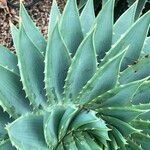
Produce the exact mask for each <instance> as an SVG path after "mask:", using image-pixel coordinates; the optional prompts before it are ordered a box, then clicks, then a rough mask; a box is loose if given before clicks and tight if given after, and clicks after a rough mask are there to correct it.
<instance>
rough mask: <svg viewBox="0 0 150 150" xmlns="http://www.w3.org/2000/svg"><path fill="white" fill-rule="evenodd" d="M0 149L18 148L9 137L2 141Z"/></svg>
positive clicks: (10, 149) (13, 149) (14, 149)
mask: <svg viewBox="0 0 150 150" xmlns="http://www.w3.org/2000/svg"><path fill="white" fill-rule="evenodd" d="M0 150H16V148H15V147H13V146H12V144H11V142H10V140H9V139H7V140H5V141H2V142H0Z"/></svg>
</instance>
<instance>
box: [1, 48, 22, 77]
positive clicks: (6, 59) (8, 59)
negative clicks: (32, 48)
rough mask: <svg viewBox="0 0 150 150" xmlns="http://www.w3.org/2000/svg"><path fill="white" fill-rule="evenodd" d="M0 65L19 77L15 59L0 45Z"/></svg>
mask: <svg viewBox="0 0 150 150" xmlns="http://www.w3.org/2000/svg"><path fill="white" fill-rule="evenodd" d="M0 65H1V66H3V67H5V68H6V69H8V70H10V71H12V72H14V73H16V74H17V75H19V70H18V66H17V57H16V56H15V55H14V54H13V53H11V52H10V51H9V50H8V49H7V48H5V47H3V46H2V45H0Z"/></svg>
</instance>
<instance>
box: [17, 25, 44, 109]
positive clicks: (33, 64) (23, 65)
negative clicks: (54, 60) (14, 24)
mask: <svg viewBox="0 0 150 150" xmlns="http://www.w3.org/2000/svg"><path fill="white" fill-rule="evenodd" d="M19 30H20V31H19V45H18V50H17V55H18V64H19V69H20V75H21V80H22V83H23V86H24V90H25V92H26V95H27V97H28V98H29V100H30V102H31V103H32V104H33V105H34V106H35V107H38V106H39V105H40V104H41V105H45V99H46V98H45V91H44V58H43V55H42V54H41V53H40V52H39V51H38V50H37V48H36V47H35V46H34V44H33V43H32V42H31V40H30V39H29V38H28V36H27V34H26V32H25V30H24V27H23V26H22V25H21V27H20V29H19ZM26 47H28V49H27V48H26Z"/></svg>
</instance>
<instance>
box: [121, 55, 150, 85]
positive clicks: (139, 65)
mask: <svg viewBox="0 0 150 150" xmlns="http://www.w3.org/2000/svg"><path fill="white" fill-rule="evenodd" d="M148 68H150V56H146V57H144V58H141V59H139V60H138V61H137V62H134V65H131V66H130V67H128V68H127V69H125V70H124V71H123V72H122V73H121V74H120V78H119V83H120V84H126V83H129V82H133V81H136V80H141V79H143V78H146V77H148V76H150V69H148Z"/></svg>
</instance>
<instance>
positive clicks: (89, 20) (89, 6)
mask: <svg viewBox="0 0 150 150" xmlns="http://www.w3.org/2000/svg"><path fill="white" fill-rule="evenodd" d="M94 20H95V13H94V6H93V0H88V1H87V3H86V5H85V6H84V9H83V10H82V13H81V16H80V21H81V27H82V32H83V35H84V37H85V36H86V34H87V33H88V32H89V31H90V29H91V26H92V24H93V22H94Z"/></svg>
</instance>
